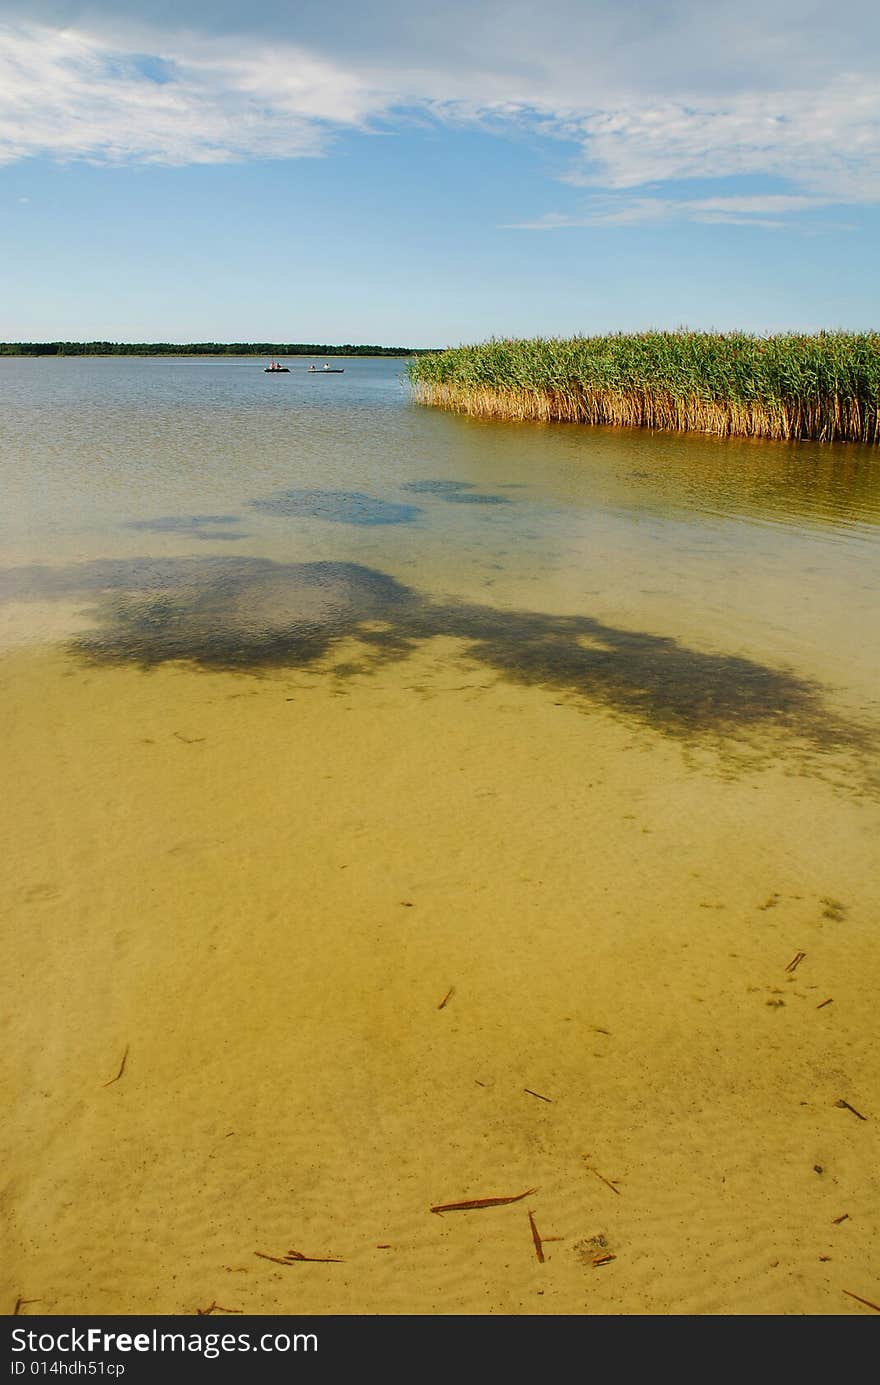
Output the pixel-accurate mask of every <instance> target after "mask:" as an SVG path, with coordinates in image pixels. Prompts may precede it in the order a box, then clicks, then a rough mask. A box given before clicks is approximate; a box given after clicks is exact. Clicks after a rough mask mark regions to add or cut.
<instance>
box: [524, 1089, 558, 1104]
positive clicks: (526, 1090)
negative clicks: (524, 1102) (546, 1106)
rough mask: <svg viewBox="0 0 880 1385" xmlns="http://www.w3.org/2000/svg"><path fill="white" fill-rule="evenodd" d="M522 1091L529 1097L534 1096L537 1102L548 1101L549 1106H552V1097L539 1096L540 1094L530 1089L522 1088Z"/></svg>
mask: <svg viewBox="0 0 880 1385" xmlns="http://www.w3.org/2000/svg"><path fill="white" fill-rule="evenodd" d="M523 1091H524V1092H528V1094H529V1096H536V1097H537V1098H538V1100H539V1101H549V1102H550V1104H551V1106H552V1104H553V1098H552V1096H541V1093H540V1092H533V1091H532V1089H531V1087H523Z"/></svg>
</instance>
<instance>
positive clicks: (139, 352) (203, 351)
mask: <svg viewBox="0 0 880 1385" xmlns="http://www.w3.org/2000/svg"><path fill="white" fill-rule="evenodd" d="M427 349H428V348H419V347H416V348H413V347H410V346H354V345H352V344H351V343H350V342H347V343H346V344H345V345H344V346H327V345H326V344H323V345H322V344H320V343H316V342H301V341H300V342H278V341H232V342H228V341H227V342H219V341H196V342H186V343H182V342H169V341H135V342H131V341H4V342H0V356H417V355H421V354H422V352H423V351H425V350H427Z"/></svg>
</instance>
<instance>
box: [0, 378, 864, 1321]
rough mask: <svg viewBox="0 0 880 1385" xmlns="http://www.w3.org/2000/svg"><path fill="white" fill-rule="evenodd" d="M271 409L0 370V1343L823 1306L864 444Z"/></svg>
mask: <svg viewBox="0 0 880 1385" xmlns="http://www.w3.org/2000/svg"><path fill="white" fill-rule="evenodd" d="M286 363H287V364H289V365H290V367H291V371H290V374H287V375H267V374H265V373H264V371H263V369H262V367H263V365H264V364H265V362H264V361H262V360H261V359H259V358H186V357H181V358H162V359H149V358H147V359H133V358H121V357H116V358H70V359H63V358H62V359H59V358H43V359H17V358H3V359H0V465H2V472H3V481H4V493H5V496H6V504H5V506H4V510H3V514H2V517H0V545H2V558H0V561H2V569H0V650H2V664H0V676H2V682H0V703H2V708H3V724H4V726H5V728H6V735H5V736H4V752H5V753H4V761H5V763H4V782H5V783H6V785H7V792H6V793H5V794H4V805H3V809H2V822H3V833H4V842H5V843H6V853H5V854H6V869H5V872H4V886H3V893H4V911H5V915H6V918H7V921H8V922H7V924H6V928H7V929H8V930H9V931H8V933H7V934H6V956H7V958H8V959H11V966H9V967H8V968H7V970H8V975H7V978H6V981H7V986H8V987H9V988H10V993H9V995H8V997H7V1000H6V1004H5V1013H6V1015H7V1016H8V1021H7V1041H6V1053H5V1065H4V1066H5V1078H4V1086H5V1088H6V1089H7V1090H8V1092H9V1093H10V1099H11V1100H13V1101H14V1102H15V1103H16V1109H17V1112H18V1115H17V1118H16V1119H15V1120H14V1121H13V1122H11V1123H10V1126H9V1128H8V1129H7V1131H6V1133H5V1134H4V1136H3V1147H4V1154H5V1160H4V1162H5V1165H6V1167H7V1169H8V1170H9V1178H10V1184H9V1189H8V1193H7V1212H8V1215H9V1223H8V1227H9V1235H10V1237H11V1241H10V1244H11V1245H12V1253H11V1255H10V1256H9V1265H10V1267H11V1268H10V1270H9V1271H8V1273H9V1274H10V1275H11V1278H10V1280H9V1283H8V1284H7V1286H6V1287H7V1293H8V1295H10V1296H11V1302H13V1303H14V1302H15V1299H16V1297H17V1296H21V1297H23V1298H34V1299H39V1300H41V1301H42V1303H43V1305H44V1306H43V1307H41V1308H40V1309H39V1310H37V1311H40V1312H49V1313H65V1314H69V1313H76V1312H84V1311H89V1312H105V1313H134V1312H153V1313H175V1314H176V1313H187V1312H195V1311H196V1308H197V1307H198V1306H200V1305H202V1306H204V1305H206V1304H208V1303H212V1302H213V1303H217V1302H218V1301H219V1303H220V1304H221V1305H227V1306H229V1307H234V1308H238V1309H241V1310H242V1311H245V1312H249V1313H277V1314H286V1313H290V1312H296V1313H317V1314H320V1313H391V1314H400V1313H456V1314H457V1313H490V1312H491V1313H507V1314H523V1313H525V1314H535V1313H544V1314H554V1313H557V1314H563V1313H564V1314H568V1313H583V1312H587V1313H597V1314H604V1313H663V1314H668V1313H678V1312H684V1313H708V1314H712V1313H731V1312H735V1313H765V1312H771V1313H804V1312H806V1313H838V1312H840V1311H842V1304H841V1288H842V1287H845V1288H847V1289H849V1290H854V1291H860V1292H868V1297H869V1298H870V1297H871V1293H870V1289H871V1284H870V1276H868V1275H867V1273H866V1269H865V1267H866V1266H867V1264H868V1263H869V1258H870V1256H871V1255H872V1254H873V1255H876V1245H872V1242H871V1233H870V1225H869V1223H870V1216H869V1212H868V1209H869V1208H870V1205H871V1200H872V1198H873V1199H874V1205H876V1196H877V1194H878V1192H880V1187H878V1173H877V1170H878V1168H880V1160H878V1158H877V1155H878V1153H880V1151H878V1148H877V1143H876V1137H875V1136H874V1134H873V1124H872V1123H871V1121H870V1120H867V1121H862V1120H861V1119H859V1116H860V1114H866V1113H865V1106H866V1105H867V1106H870V1103H871V1100H872V1099H873V1100H874V1102H875V1103H876V1094H877V1091H878V1086H877V1081H878V1077H880V1066H878V1049H880V1046H878V1045H876V1044H875V1043H874V1042H873V1041H872V1034H873V1030H874V1026H875V1004H876V984H877V980H878V976H880V967H878V951H877V946H878V939H877V917H878V904H880V889H878V879H880V872H878V870H877V865H878V861H877V841H878V827H880V777H878V768H880V757H878V732H880V700H878V615H877V610H878V603H877V592H878V578H880V525H878V521H880V456H878V451H877V449H876V448H873V449H872V448H866V447H858V446H853V445H845V444H834V445H831V446H823V445H819V444H814V443H806V442H805V443H798V444H783V443H772V442H766V441H752V440H744V439H717V438H710V437H704V436H701V435H676V434H649V433H643V432H638V431H626V430H616V429H610V428H596V429H590V428H582V427H578V426H574V425H539V424H525V425H514V424H511V425H507V424H495V423H484V422H480V421H476V420H472V419H466V418H461V417H456V416H453V415H449V414H445V413H441V412H436V411H432V410H427V409H424V408H422V407H419V406H416V405H414V404H413V403H412V402H411V400H410V396H409V389H408V386H407V383H406V380H405V362H404V361H402V360H398V359H393V358H384V359H381V358H346V359H344V360H334V361H331V364H332V365H337V366H338V365H342V366H344V373H342V374H334V375H330V376H328V377H326V378H321V375H320V372H317V373H316V374H311V375H310V374H309V373H308V372H307V370H306V367H307V365H308V364H309V361H308V360H306V359H294V360H288V361H287V362H286ZM316 363H317V364H318V365H319V366H320V365H322V364H323V361H322V360H321V359H320V358H316ZM841 1102H843V1105H841ZM872 1114H873V1117H874V1124H876V1117H877V1115H878V1111H877V1108H876V1104H875V1106H874V1109H873V1113H872V1112H871V1111H870V1110H869V1111H868V1112H867V1115H868V1116H869V1117H870V1116H871V1115H872ZM817 1169H818V1170H819V1171H818V1172H817V1171H816V1170H817ZM526 1189H529V1190H531V1189H538V1190H539V1191H537V1192H535V1193H534V1194H530V1196H529V1198H528V1199H522V1200H519V1201H516V1202H515V1203H514V1202H512V1201H511V1205H509V1206H508V1205H507V1204H504V1205H499V1206H497V1207H493V1208H480V1209H477V1210H472V1211H469V1212H468V1211H459V1212H456V1213H455V1214H454V1215H453V1214H452V1213H449V1214H447V1215H441V1216H431V1215H430V1209H431V1207H432V1206H436V1205H445V1204H450V1203H453V1202H454V1201H456V1200H479V1199H480V1198H483V1197H488V1196H490V1195H491V1196H493V1197H494V1196H499V1195H507V1194H509V1195H510V1198H511V1199H513V1198H514V1196H516V1197H517V1198H519V1194H520V1193H521V1192H523V1191H524V1190H526ZM858 1207H861V1208H862V1209H863V1212H864V1215H863V1216H862V1218H861V1220H859V1218H858V1216H857V1215H856V1210H855V1209H856V1208H858ZM527 1210H528V1211H530V1212H531V1213H532V1214H533V1219H534V1220H535V1222H536V1224H537V1225H538V1226H539V1227H540V1229H541V1231H542V1233H543V1234H544V1235H545V1236H546V1238H547V1241H548V1242H549V1241H551V1240H552V1242H553V1244H552V1253H551V1250H550V1249H549V1248H548V1250H547V1254H546V1257H545V1258H544V1259H541V1258H540V1257H536V1254H535V1250H534V1248H533V1245H534V1241H533V1237H532V1235H531V1231H530V1224H529V1222H528V1221H527V1216H526V1213H527ZM842 1213H847V1215H848V1217H850V1218H851V1221H850V1224H849V1225H848V1226H847V1227H846V1233H845V1234H844V1232H843V1231H842V1230H841V1226H842V1225H843V1224H838V1223H835V1221H834V1218H835V1216H837V1215H838V1214H842ZM426 1214H427V1215H426ZM556 1237H558V1238H559V1239H558V1240H556V1239H555V1238H556ZM291 1247H293V1248H295V1249H296V1250H297V1251H298V1252H300V1253H304V1254H305V1255H306V1256H307V1257H309V1259H310V1260H312V1259H314V1263H310V1264H309V1265H308V1266H307V1268H305V1269H303V1268H300V1267H299V1266H298V1265H296V1266H295V1268H294V1269H293V1270H291V1269H290V1268H289V1264H288V1263H285V1262H284V1257H285V1255H286V1254H287V1253H288V1251H289V1250H290V1248H291ZM606 1254H607V1256H609V1257H611V1258H609V1259H605V1258H604V1257H605V1256H606ZM266 1257H268V1261H267V1258H266ZM336 1261H343V1262H345V1263H344V1264H342V1265H340V1264H338V1263H335V1262H336ZM597 1262H601V1267H600V1268H597ZM841 1276H842V1277H841ZM859 1284H861V1285H862V1290H859ZM873 1291H874V1294H873V1296H874V1297H875V1298H876V1295H877V1289H876V1283H874V1285H873ZM8 1311H11V1309H10V1310H8Z"/></svg>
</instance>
